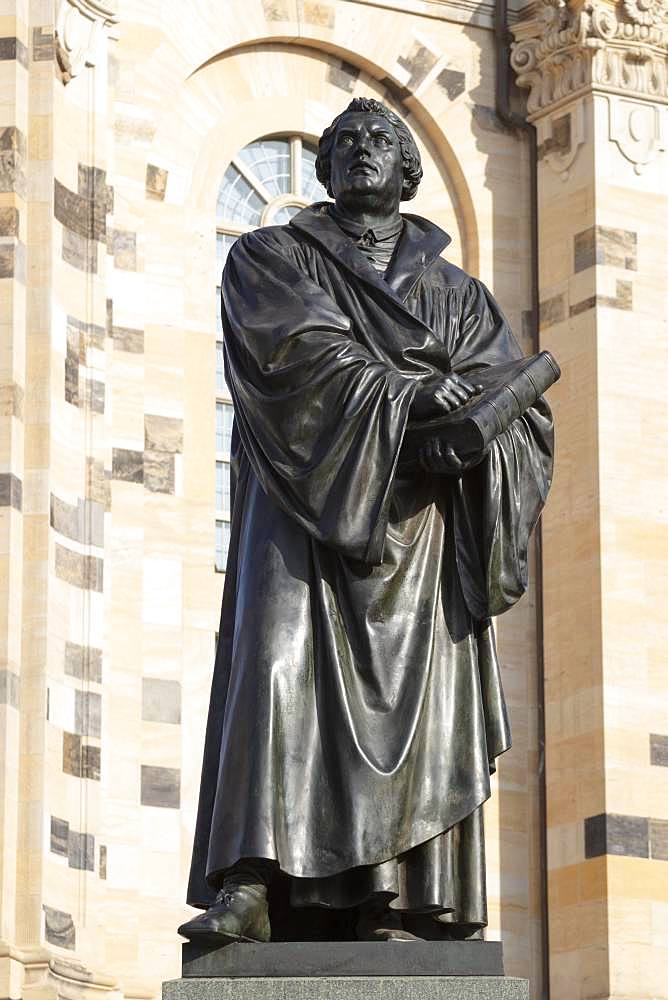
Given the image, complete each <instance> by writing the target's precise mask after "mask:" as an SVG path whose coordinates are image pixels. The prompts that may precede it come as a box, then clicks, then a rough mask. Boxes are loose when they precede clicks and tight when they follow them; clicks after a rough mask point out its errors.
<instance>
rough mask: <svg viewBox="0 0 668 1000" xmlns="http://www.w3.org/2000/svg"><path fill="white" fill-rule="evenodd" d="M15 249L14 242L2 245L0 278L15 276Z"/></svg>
mask: <svg viewBox="0 0 668 1000" xmlns="http://www.w3.org/2000/svg"><path fill="white" fill-rule="evenodd" d="M15 249H16V244H14V243H3V244H2V245H0V278H13V277H14V266H15Z"/></svg>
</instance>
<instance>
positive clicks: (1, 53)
mask: <svg viewBox="0 0 668 1000" xmlns="http://www.w3.org/2000/svg"><path fill="white" fill-rule="evenodd" d="M10 59H16V38H14V37H13V36H12V37H9V36H5V37H4V38H0V61H2V62H5V61H8V60H10Z"/></svg>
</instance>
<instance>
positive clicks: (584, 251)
mask: <svg viewBox="0 0 668 1000" xmlns="http://www.w3.org/2000/svg"><path fill="white" fill-rule="evenodd" d="M573 256H574V261H573V269H574V271H575V273H576V274H578V273H579V272H580V271H584V270H586V269H587V268H588V267H593V266H594V264H596V230H595V228H594V226H590V227H589V229H584V230H583V231H582V232H581V233H576V234H575V236H574V237H573Z"/></svg>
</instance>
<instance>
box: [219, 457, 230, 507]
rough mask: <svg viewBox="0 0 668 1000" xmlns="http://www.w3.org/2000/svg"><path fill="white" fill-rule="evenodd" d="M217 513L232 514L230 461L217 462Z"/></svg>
mask: <svg viewBox="0 0 668 1000" xmlns="http://www.w3.org/2000/svg"><path fill="white" fill-rule="evenodd" d="M216 513H217V514H224V515H226V516H227V517H229V516H230V463H229V462H216Z"/></svg>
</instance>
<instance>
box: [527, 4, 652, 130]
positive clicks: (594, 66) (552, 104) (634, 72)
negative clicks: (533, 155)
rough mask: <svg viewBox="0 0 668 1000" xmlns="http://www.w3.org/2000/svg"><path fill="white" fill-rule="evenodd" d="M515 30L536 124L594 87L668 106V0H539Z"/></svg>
mask: <svg viewBox="0 0 668 1000" xmlns="http://www.w3.org/2000/svg"><path fill="white" fill-rule="evenodd" d="M533 11H534V14H533V16H532V17H531V19H530V20H523V21H519V22H518V23H517V24H516V25H515V26H514V27H513V34H514V35H515V39H516V40H515V42H514V43H513V45H512V47H511V57H510V61H511V65H512V67H513V69H514V70H515V72H516V73H517V83H518V86H520V87H526V88H528V90H529V97H528V102H527V114H528V118H529V120H530V121H532V120H533V119H535V118H538V117H540V116H541V115H542V114H544V113H545V112H546V111H548V110H549V111H552V110H554V109H555V108H556V107H558V106H559V105H560V104H562V103H566V102H567V101H569V100H571V99H572V98H573V97H575V96H577V95H579V94H581V93H585V92H587V91H591V90H595V91H598V92H603V93H609V94H620V95H623V96H632V97H633V96H635V97H640V98H644V99H645V100H647V99H649V100H651V101H653V102H655V103H657V102H658V103H668V0H621V2H619V3H614V2H605V0H585V2H582V0H579V2H574V0H566V2H565V0H537V3H536V5H535V6H534V7H533Z"/></svg>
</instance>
